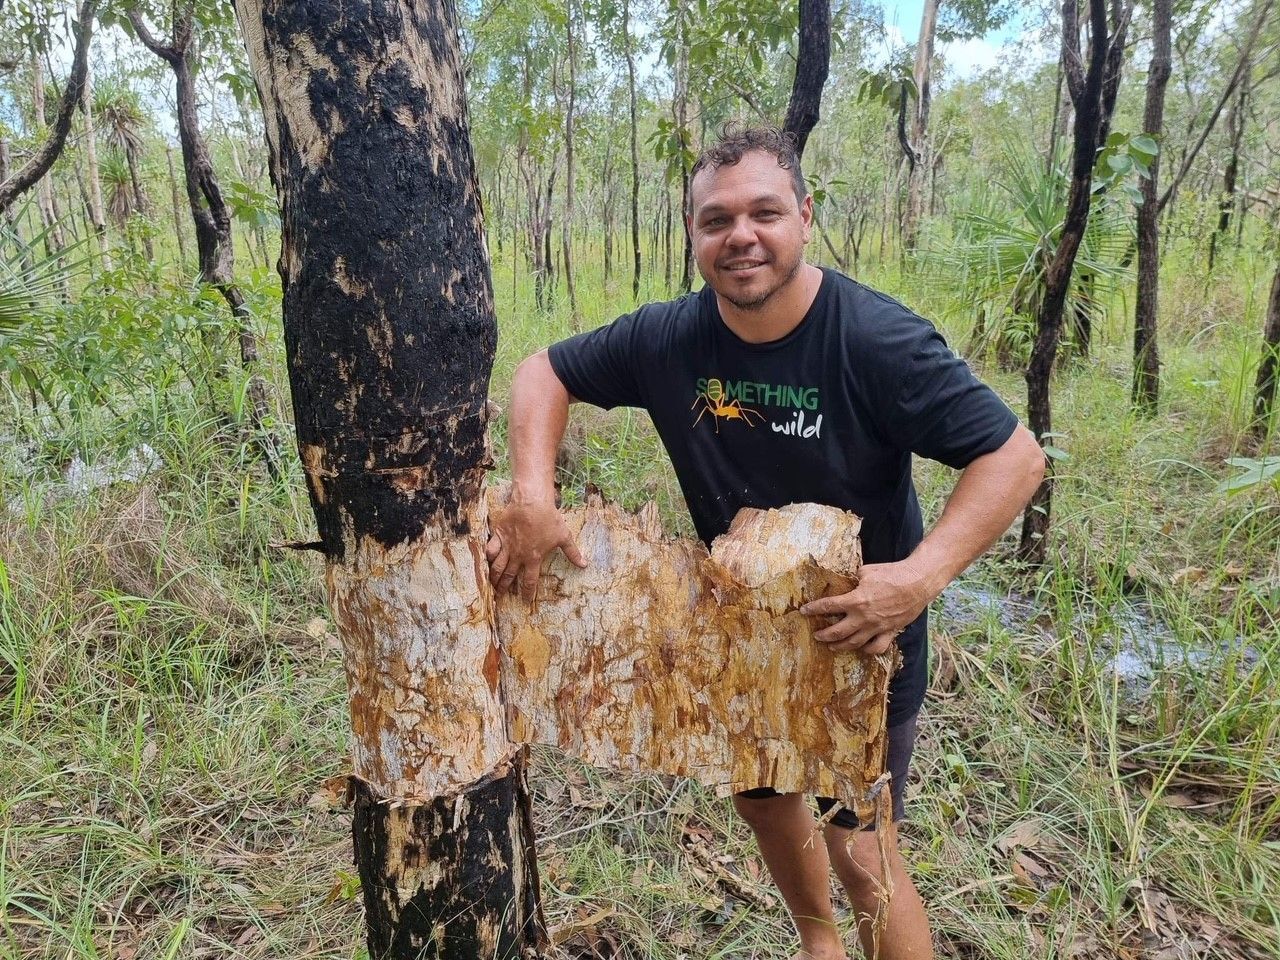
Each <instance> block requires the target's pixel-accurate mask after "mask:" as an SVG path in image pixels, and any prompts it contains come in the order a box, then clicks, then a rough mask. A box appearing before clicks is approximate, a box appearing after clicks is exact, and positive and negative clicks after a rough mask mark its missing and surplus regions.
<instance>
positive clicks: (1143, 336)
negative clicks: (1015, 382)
mask: <svg viewBox="0 0 1280 960" xmlns="http://www.w3.org/2000/svg"><path fill="white" fill-rule="evenodd" d="M1152 15H1153V19H1152V28H1151V43H1152V50H1151V69H1150V71H1149V72H1148V74H1147V101H1146V105H1145V107H1144V110H1143V117H1142V129H1143V131H1144V132H1145V133H1146V134H1147V135H1148V136H1150V137H1152V138H1154V139H1155V140H1156V142H1157V143H1159V144H1160V149H1159V150H1158V151H1157V153H1156V155H1155V157H1154V158H1153V159H1152V161H1151V176H1150V177H1148V178H1146V179H1144V180H1143V181H1142V183H1141V189H1142V205H1141V206H1139V207H1138V241H1137V242H1138V295H1137V302H1136V304H1135V306H1134V312H1133V390H1132V403H1133V408H1134V410H1135V411H1137V412H1139V413H1142V414H1145V415H1147V416H1154V415H1155V413H1156V411H1157V409H1158V408H1159V405H1160V350H1159V345H1158V341H1157V330H1158V327H1159V318H1160V308H1159V282H1160V228H1159V219H1160V206H1159V203H1158V202H1157V200H1156V197H1157V196H1158V193H1159V186H1160V158H1161V157H1162V156H1163V154H1164V150H1165V145H1164V141H1163V138H1162V137H1161V132H1162V130H1163V129H1164V94H1165V88H1166V87H1167V86H1168V83H1169V74H1170V73H1171V72H1172V50H1171V43H1170V35H1171V26H1172V20H1173V0H1153V3H1152Z"/></svg>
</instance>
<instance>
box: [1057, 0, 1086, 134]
mask: <svg viewBox="0 0 1280 960" xmlns="http://www.w3.org/2000/svg"><path fill="white" fill-rule="evenodd" d="M1062 74H1063V76H1064V77H1065V78H1066V80H1067V94H1068V95H1069V96H1070V97H1071V103H1072V105H1073V106H1074V107H1075V108H1076V109H1077V110H1079V109H1080V101H1081V99H1082V98H1083V97H1084V64H1083V63H1081V61H1080V14H1079V10H1078V8H1077V7H1076V0H1064V2H1063V4H1062Z"/></svg>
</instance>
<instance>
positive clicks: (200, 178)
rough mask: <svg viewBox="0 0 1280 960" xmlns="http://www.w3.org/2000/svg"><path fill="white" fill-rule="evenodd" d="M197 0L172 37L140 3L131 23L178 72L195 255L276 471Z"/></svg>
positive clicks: (186, 0)
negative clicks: (211, 134)
mask: <svg viewBox="0 0 1280 960" xmlns="http://www.w3.org/2000/svg"><path fill="white" fill-rule="evenodd" d="M195 6H196V5H195V0H182V2H177V3H174V4H173V6H172V15H173V23H172V28H173V33H172V35H171V37H170V38H169V39H168V40H158V39H156V37H155V36H154V35H152V33H151V29H150V27H148V26H147V24H146V21H145V20H143V18H142V13H141V12H140V11H139V10H138V9H137V8H136V7H130V8H129V9H128V11H127V12H128V17H129V22H130V23H131V24H132V25H133V29H134V32H135V33H136V34H137V36H138V39H139V40H141V41H142V44H143V46H145V47H146V48H147V49H148V50H150V51H151V52H152V53H154V54H155V55H156V56H157V57H159V58H160V59H161V60H163V61H164V62H165V63H167V64H168V65H169V67H170V68H171V69H172V70H173V76H174V81H175V87H176V90H177V101H178V140H179V142H180V143H181V145H182V168H183V172H184V174H185V175H186V185H187V206H188V207H189V209H190V211H191V219H192V221H193V223H194V224H195V230H196V254H197V257H198V259H199V270H200V280H201V281H202V282H203V283H208V284H210V285H212V286H213V288H214V289H215V290H217V291H218V292H219V293H220V294H222V297H223V299H224V300H226V302H227V305H228V306H229V307H230V308H231V315H232V317H233V318H234V319H235V321H236V340H237V342H238V344H239V347H240V362H241V364H242V365H243V366H244V368H245V370H246V371H247V372H248V374H249V389H248V395H249V416H250V419H251V421H252V426H253V429H254V435H255V437H256V438H257V442H258V445H259V447H260V449H261V450H262V453H263V455H264V458H265V460H266V464H267V468H268V469H269V470H270V471H271V472H272V473H273V474H274V473H275V472H276V470H277V468H278V456H277V452H276V441H275V438H274V436H273V435H272V433H271V432H270V430H269V429H268V427H267V423H266V421H267V415H268V403H267V387H266V383H265V381H264V380H263V379H262V376H261V375H260V374H259V373H258V372H257V365H258V338H257V335H256V334H255V333H254V331H253V316H252V314H251V313H250V311H249V306H248V304H247V303H246V302H245V298H244V294H243V292H241V290H240V287H239V285H238V284H237V283H236V278H235V246H234V244H233V242H232V234H231V210H230V208H229V207H228V206H227V202H226V199H225V198H224V197H223V195H222V187H221V185H220V184H219V183H218V177H217V174H216V173H215V172H214V169H213V161H212V160H211V159H210V157H209V148H208V146H207V145H206V144H205V140H204V134H203V133H202V132H201V130H200V119H199V114H198V113H197V111H196V88H195V71H194V69H193V66H192V46H193V43H194V40H195V31H196V18H195Z"/></svg>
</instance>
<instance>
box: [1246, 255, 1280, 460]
mask: <svg viewBox="0 0 1280 960" xmlns="http://www.w3.org/2000/svg"><path fill="white" fill-rule="evenodd" d="M1277 381H1280V257H1278V258H1277V262H1276V272H1275V276H1274V277H1273V278H1272V280H1271V296H1270V297H1269V298H1268V300H1267V318H1266V322H1265V324H1264V326H1263V329H1262V360H1261V362H1260V363H1259V364H1258V381H1257V386H1256V388H1255V390H1254V395H1253V424H1252V426H1251V427H1250V433H1251V434H1252V435H1253V440H1254V442H1255V443H1262V441H1263V440H1264V439H1265V438H1266V436H1267V434H1268V432H1269V431H1270V430H1271V429H1272V428H1273V424H1274V421H1275V416H1276V383H1277Z"/></svg>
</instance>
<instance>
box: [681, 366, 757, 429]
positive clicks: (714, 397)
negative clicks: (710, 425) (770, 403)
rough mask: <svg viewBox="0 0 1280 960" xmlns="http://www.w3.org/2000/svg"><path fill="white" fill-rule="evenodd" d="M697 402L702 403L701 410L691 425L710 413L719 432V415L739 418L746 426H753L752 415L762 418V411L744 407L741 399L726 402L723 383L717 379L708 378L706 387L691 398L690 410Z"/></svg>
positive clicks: (726, 418)
mask: <svg viewBox="0 0 1280 960" xmlns="http://www.w3.org/2000/svg"><path fill="white" fill-rule="evenodd" d="M699 403H701V404H702V410H701V411H700V412H699V413H698V417H697V419H696V420H694V421H693V425H694V426H695V427H696V426H697V425H698V421H699V420H701V419H702V418H703V417H704V416H706V415H707V414H708V413H710V414H711V417H712V419H713V420H714V421H715V425H716V433H719V432H720V419H721V417H723V418H724V419H725V420H741V421H742V422H743V423H745V424H746V425H747V426H748V427H754V426H755V424H754V423H752V422H751V418H752V417H759V418H760V419H761V420H764V414H763V413H761V412H760V411H759V410H753V409H752V408H751V407H744V406H743V405H742V401H741V400H730V401H729V402H728V403H726V402H725V392H724V384H723V383H721V382H720V381H719V380H715V379H712V380H708V381H707V388H706V389H705V390H703V391H702V392H700V393H699V394H698V395H697V396H696V397H694V398H693V406H692V407H690V408H689V409H690V410H692V409H693V408H694V407H696V406H697V405H698V404H699Z"/></svg>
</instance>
